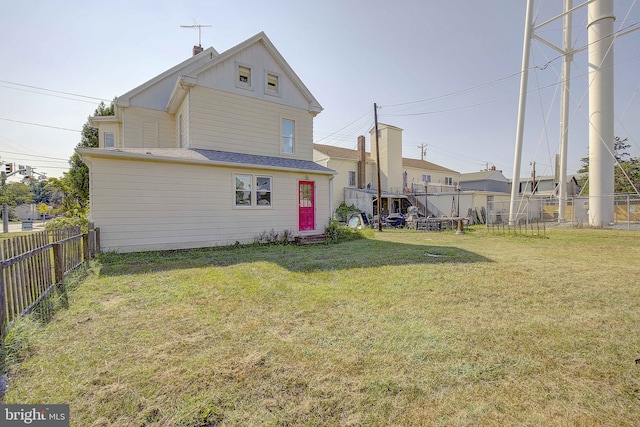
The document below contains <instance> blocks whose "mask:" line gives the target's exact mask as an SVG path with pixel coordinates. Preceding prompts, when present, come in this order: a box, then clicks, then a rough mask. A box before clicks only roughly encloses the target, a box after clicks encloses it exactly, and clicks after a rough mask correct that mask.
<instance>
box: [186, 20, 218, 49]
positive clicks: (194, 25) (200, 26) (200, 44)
mask: <svg viewBox="0 0 640 427" xmlns="http://www.w3.org/2000/svg"><path fill="white" fill-rule="evenodd" d="M206 27H211V25H200V24H198V23H197V22H196V21H195V19H194V21H193V25H180V28H193V29H196V28H197V29H198V46H201V47H202V29H203V28H206Z"/></svg>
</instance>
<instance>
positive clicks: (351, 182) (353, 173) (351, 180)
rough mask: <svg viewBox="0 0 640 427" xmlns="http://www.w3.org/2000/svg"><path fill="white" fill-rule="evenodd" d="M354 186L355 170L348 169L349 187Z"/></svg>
mask: <svg viewBox="0 0 640 427" xmlns="http://www.w3.org/2000/svg"><path fill="white" fill-rule="evenodd" d="M355 186H356V172H355V171H349V187H355Z"/></svg>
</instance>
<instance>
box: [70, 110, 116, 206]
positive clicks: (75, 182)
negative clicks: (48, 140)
mask: <svg viewBox="0 0 640 427" xmlns="http://www.w3.org/2000/svg"><path fill="white" fill-rule="evenodd" d="M114 112H115V106H114V103H113V101H112V102H111V104H110V105H109V106H108V107H107V106H106V105H105V103H104V102H100V104H99V105H98V108H96V110H95V112H94V117H96V116H113V115H114ZM97 147H98V129H96V128H94V127H93V126H91V123H90V122H89V120H87V122H86V123H85V124H84V125H83V126H82V135H81V138H80V143H79V144H78V145H77V146H76V148H97ZM69 166H70V167H69V171H68V172H65V176H64V178H63V179H65V180H66V181H67V184H68V186H69V188H70V192H69V194H68V196H69V197H72V198H74V199H75V202H77V203H78V204H79V205H80V206H83V207H84V206H86V205H87V202H88V201H89V168H88V167H87V165H85V164H84V162H83V161H82V160H81V159H80V156H78V154H77V153H73V155H72V156H71V158H70V159H69Z"/></svg>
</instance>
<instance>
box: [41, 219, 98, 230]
mask: <svg viewBox="0 0 640 427" xmlns="http://www.w3.org/2000/svg"><path fill="white" fill-rule="evenodd" d="M68 227H81V228H82V231H83V232H86V231H87V230H88V228H89V220H88V219H87V218H86V217H83V216H60V217H57V218H54V219H52V220H51V221H49V222H47V225H46V226H45V229H47V230H60V229H62V228H68Z"/></svg>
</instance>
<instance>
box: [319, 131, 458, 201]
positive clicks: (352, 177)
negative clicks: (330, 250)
mask: <svg viewBox="0 0 640 427" xmlns="http://www.w3.org/2000/svg"><path fill="white" fill-rule="evenodd" d="M378 131H379V135H378V145H379V146H380V150H379V156H380V190H381V193H382V194H381V195H382V199H383V200H382V209H383V210H386V211H388V212H389V213H394V212H399V211H401V212H405V211H406V205H407V203H405V202H404V200H407V199H410V198H412V196H414V195H415V193H419V192H422V193H423V194H424V191H425V185H424V184H425V183H426V184H427V185H428V188H429V190H428V191H429V192H436V191H448V190H453V189H454V188H455V184H456V183H457V182H458V180H459V177H460V173H459V172H456V171H454V170H451V169H448V168H445V167H442V166H439V165H436V164H435V163H431V162H427V161H424V160H418V159H409V158H404V157H402V129H400V128H398V127H395V126H391V125H387V124H378ZM370 141H371V146H372V149H371V152H370V153H369V152H367V151H366V150H365V137H364V136H360V137H358V143H357V147H358V148H357V149H356V150H352V149H348V148H341V147H334V146H331V145H322V144H314V145H313V148H314V154H313V158H314V160H315V162H316V163H318V164H320V165H322V166H325V167H327V168H330V169H332V170H335V171H336V172H337V173H336V176H335V178H334V183H333V188H334V192H333V206H334V208H337V207H338V206H339V205H340V203H342V202H345V203H346V204H348V205H349V204H356V205H357V207H358V208H360V209H361V210H363V211H365V212H367V213H369V214H373V213H375V212H376V210H377V208H375V206H376V205H375V203H376V202H375V200H376V199H377V188H378V179H377V166H376V138H375V130H371V132H370ZM415 202H416V200H415V198H413V202H412V203H414V204H418V203H415Z"/></svg>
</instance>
